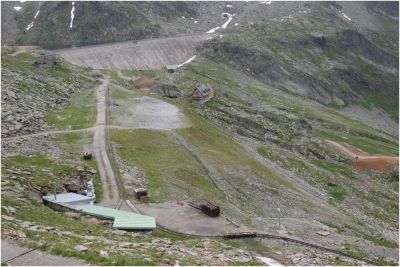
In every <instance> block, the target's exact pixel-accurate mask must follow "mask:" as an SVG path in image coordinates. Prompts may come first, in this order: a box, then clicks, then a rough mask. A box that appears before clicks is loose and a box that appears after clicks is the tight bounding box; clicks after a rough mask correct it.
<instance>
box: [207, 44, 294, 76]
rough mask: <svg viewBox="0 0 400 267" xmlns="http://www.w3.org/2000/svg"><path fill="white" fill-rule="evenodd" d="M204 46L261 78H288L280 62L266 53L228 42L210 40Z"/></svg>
mask: <svg viewBox="0 0 400 267" xmlns="http://www.w3.org/2000/svg"><path fill="white" fill-rule="evenodd" d="M205 47H206V48H208V49H210V50H211V51H212V53H213V54H216V55H218V56H220V57H224V58H226V59H229V61H231V62H233V64H234V65H235V66H236V67H239V68H242V69H244V70H245V71H247V72H249V73H250V74H251V75H253V76H255V77H257V78H259V79H261V80H265V81H281V80H284V79H287V78H288V77H287V76H286V75H285V71H284V70H283V68H282V67H281V66H280V64H279V63H278V62H277V61H276V60H275V59H274V58H272V57H270V56H268V55H266V54H262V53H260V52H257V51H252V50H250V49H247V48H246V47H243V46H239V45H237V44H234V43H228V42H211V43H207V44H206V45H205Z"/></svg>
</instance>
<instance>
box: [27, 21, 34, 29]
mask: <svg viewBox="0 0 400 267" xmlns="http://www.w3.org/2000/svg"><path fill="white" fill-rule="evenodd" d="M32 27H33V21H32V22H31V23H29V25H28V26H27V27H26V30H27V31H29V30H30V29H31V28H32Z"/></svg>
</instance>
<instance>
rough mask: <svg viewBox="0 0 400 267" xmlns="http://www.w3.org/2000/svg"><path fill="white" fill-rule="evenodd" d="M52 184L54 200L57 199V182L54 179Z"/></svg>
mask: <svg viewBox="0 0 400 267" xmlns="http://www.w3.org/2000/svg"><path fill="white" fill-rule="evenodd" d="M52 186H53V194H54V200H57V182H56V180H55V179H54V180H53V182H52Z"/></svg>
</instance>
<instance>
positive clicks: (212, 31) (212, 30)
mask: <svg viewBox="0 0 400 267" xmlns="http://www.w3.org/2000/svg"><path fill="white" fill-rule="evenodd" d="M219 28H220V27H219V26H218V27H215V28H212V29H211V30H209V31H208V32H206V33H214V32H215V31H216V30H218V29H219Z"/></svg>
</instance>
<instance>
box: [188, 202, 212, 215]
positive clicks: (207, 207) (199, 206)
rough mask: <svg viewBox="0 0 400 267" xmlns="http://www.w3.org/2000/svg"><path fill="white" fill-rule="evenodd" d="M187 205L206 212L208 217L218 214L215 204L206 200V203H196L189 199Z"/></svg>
mask: <svg viewBox="0 0 400 267" xmlns="http://www.w3.org/2000/svg"><path fill="white" fill-rule="evenodd" d="M188 204H189V206H191V207H193V208H196V209H198V210H201V211H202V212H203V213H205V214H207V215H208V216H210V217H217V216H219V214H220V209H219V207H218V206H217V205H215V204H213V203H211V202H207V203H206V204H197V203H194V202H191V201H189V202H188Z"/></svg>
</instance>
